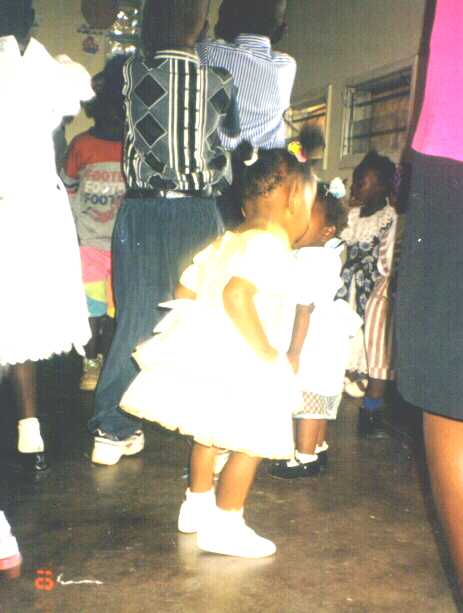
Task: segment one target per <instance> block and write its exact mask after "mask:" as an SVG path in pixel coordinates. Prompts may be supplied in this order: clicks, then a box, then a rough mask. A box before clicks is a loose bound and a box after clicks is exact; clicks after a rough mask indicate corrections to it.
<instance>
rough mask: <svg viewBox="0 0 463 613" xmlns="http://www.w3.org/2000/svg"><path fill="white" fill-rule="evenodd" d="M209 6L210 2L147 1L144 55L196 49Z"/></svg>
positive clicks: (200, 0) (205, 0)
mask: <svg viewBox="0 0 463 613" xmlns="http://www.w3.org/2000/svg"><path fill="white" fill-rule="evenodd" d="M209 6H210V0H146V3H145V8H144V12H143V23H142V33H141V38H142V46H143V50H144V52H145V55H147V56H150V55H153V54H154V53H156V51H158V50H160V49H172V48H175V47H179V46H181V47H190V46H194V45H195V44H196V42H197V41H198V38H199V36H200V35H201V32H202V30H203V29H204V25H205V22H206V19H207V15H208V12H209Z"/></svg>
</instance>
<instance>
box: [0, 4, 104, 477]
mask: <svg viewBox="0 0 463 613" xmlns="http://www.w3.org/2000/svg"><path fill="white" fill-rule="evenodd" d="M33 23H34V10H33V8H32V0H2V2H1V4H0V87H1V95H0V134H1V135H2V146H1V148H0V168H1V175H0V282H1V285H2V289H3V292H2V299H1V300H0V365H8V366H9V367H10V368H9V375H10V376H11V379H12V382H13V386H14V389H15V392H16V396H17V400H18V409H19V417H20V419H19V422H18V431H19V433H18V450H19V451H20V452H21V453H24V454H30V455H29V457H32V458H33V459H34V460H35V467H36V468H37V469H43V468H44V458H43V455H42V454H43V451H44V442H43V439H42V436H41V432H40V424H39V421H38V419H37V398H36V362H37V361H38V360H43V359H46V358H49V357H51V356H52V355H54V354H59V353H62V352H64V351H69V350H71V348H72V347H73V346H74V347H76V348H78V349H79V348H80V349H81V350H82V347H83V346H84V345H85V344H86V343H87V341H88V339H89V337H90V329H89V325H88V317H87V305H86V301H85V295H84V291H83V286H82V280H81V279H82V273H81V268H80V259H79V248H78V244H77V236H76V231H75V227H74V221H73V218H72V213H71V208H70V206H69V201H68V199H67V195H66V190H65V189H64V186H63V185H62V183H61V181H60V180H59V178H58V176H57V173H56V166H55V153H54V147H53V138H52V133H53V130H54V129H55V128H56V127H57V126H58V125H59V124H60V122H61V120H62V118H63V117H64V116H70V115H76V114H77V113H78V112H79V110H80V101H81V100H88V99H90V98H91V97H93V95H94V94H93V90H92V88H91V86H90V75H89V74H88V73H87V71H86V70H85V69H84V68H83V67H82V66H80V65H79V64H75V63H74V62H72V61H71V60H70V59H69V58H68V57H66V56H60V58H58V60H56V59H54V58H52V57H51V56H50V55H49V53H48V52H47V50H46V49H45V47H43V45H41V44H40V43H39V42H38V41H36V40H35V39H34V38H31V28H32V25H33Z"/></svg>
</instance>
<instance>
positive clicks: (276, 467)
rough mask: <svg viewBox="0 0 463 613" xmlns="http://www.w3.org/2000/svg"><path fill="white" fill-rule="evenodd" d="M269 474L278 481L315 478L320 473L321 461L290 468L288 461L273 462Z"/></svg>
mask: <svg viewBox="0 0 463 613" xmlns="http://www.w3.org/2000/svg"><path fill="white" fill-rule="evenodd" d="M268 473H269V475H270V476H272V477H277V478H278V479H299V478H300V477H315V476H316V475H318V474H319V473H320V460H316V461H315V462H307V464H301V463H299V464H297V465H296V466H288V463H287V462H286V461H283V462H273V464H271V466H270V468H269V470H268Z"/></svg>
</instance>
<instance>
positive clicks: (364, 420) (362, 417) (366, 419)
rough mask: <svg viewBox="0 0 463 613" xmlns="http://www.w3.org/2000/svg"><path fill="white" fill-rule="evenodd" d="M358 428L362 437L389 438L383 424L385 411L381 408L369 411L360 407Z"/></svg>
mask: <svg viewBox="0 0 463 613" xmlns="http://www.w3.org/2000/svg"><path fill="white" fill-rule="evenodd" d="M357 430H358V433H359V435H360V436H361V437H362V438H387V436H388V435H387V432H386V431H385V429H384V425H383V412H382V411H381V410H376V411H369V410H368V409H365V408H364V407H360V409H359V416H358V421H357Z"/></svg>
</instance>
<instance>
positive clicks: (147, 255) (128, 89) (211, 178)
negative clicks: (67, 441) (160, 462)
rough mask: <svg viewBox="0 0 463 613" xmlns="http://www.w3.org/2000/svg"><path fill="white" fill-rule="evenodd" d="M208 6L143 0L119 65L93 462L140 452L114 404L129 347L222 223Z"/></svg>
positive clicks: (217, 100) (204, 0)
mask: <svg viewBox="0 0 463 613" xmlns="http://www.w3.org/2000/svg"><path fill="white" fill-rule="evenodd" d="M208 9H209V2H208V0H147V2H145V9H144V17H143V28H142V41H143V45H142V48H141V49H140V50H139V51H138V52H137V53H136V54H135V55H134V56H133V57H132V58H130V59H129V60H128V61H127V62H126V64H125V66H124V96H125V107H126V130H125V140H124V146H123V149H124V168H123V170H124V175H125V179H126V183H127V188H128V191H127V194H126V197H125V198H124V201H123V203H122V206H121V209H120V211H119V213H118V217H117V220H116V225H115V229H114V234H113V245H112V250H113V270H114V275H113V284H114V295H115V300H116V322H117V323H116V331H115V336H114V339H113V342H112V345H111V349H110V351H109V355H108V359H107V361H106V362H105V365H104V368H103V371H102V374H101V377H100V380H99V383H98V386H97V388H96V393H95V415H94V416H93V417H92V419H91V420H90V422H89V428H90V430H91V432H93V433H94V435H95V444H94V447H93V452H92V461H93V462H94V463H96V464H104V465H112V464H116V463H117V462H119V460H120V459H121V458H122V457H123V456H127V455H134V454H136V453H138V452H140V451H141V450H142V449H143V447H144V435H143V431H141V430H140V420H138V419H136V418H134V417H132V416H130V415H128V414H126V413H123V412H122V411H120V410H119V403H120V400H121V397H122V395H123V394H124V392H125V391H126V389H127V388H128V386H129V385H130V383H131V382H132V381H133V379H134V378H135V375H136V374H137V368H136V365H135V363H134V361H133V360H132V352H133V350H134V349H135V347H136V346H137V345H138V344H140V343H141V342H142V341H144V340H146V339H147V338H149V337H150V336H151V335H152V333H153V329H154V327H155V326H156V324H157V323H158V322H159V320H160V319H161V318H162V317H163V315H164V314H165V311H164V310H163V309H162V308H159V307H158V306H157V305H158V304H159V303H160V302H163V301H166V300H169V299H171V298H172V297H173V293H174V289H175V287H176V285H177V282H178V280H179V278H180V275H181V273H182V272H183V270H184V269H185V268H186V267H187V266H188V265H189V264H190V263H191V260H192V258H193V256H194V255H195V254H196V253H197V252H198V251H199V250H200V249H201V248H202V247H204V246H205V245H207V244H208V243H209V242H211V241H212V240H214V239H215V238H216V237H217V236H218V235H219V234H220V233H221V232H222V229H223V228H222V221H221V219H220V215H219V213H218V210H217V206H216V199H215V196H216V195H217V194H219V193H221V192H222V191H223V190H224V189H226V188H227V187H228V185H229V184H230V183H231V165H230V159H229V155H228V153H227V152H226V151H225V149H224V147H223V146H222V145H221V143H220V139H219V137H218V130H219V127H220V129H221V130H222V131H223V132H224V133H226V134H228V135H229V136H230V137H233V136H234V135H236V134H237V133H238V132H239V124H238V123H237V121H236V112H235V104H234V100H233V96H232V92H233V81H232V78H231V76H230V74H229V73H228V72H227V71H225V70H223V69H220V68H208V67H205V66H200V62H199V57H198V55H197V53H196V51H195V46H196V43H197V41H198V39H199V37H200V36H201V34H202V32H203V31H204V27H205V24H206V23H207V14H208ZM185 109H188V112H187V113H185V112H184V111H185ZM179 110H180V111H181V112H179ZM197 126H200V129H196V127H197Z"/></svg>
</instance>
